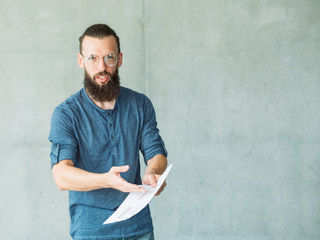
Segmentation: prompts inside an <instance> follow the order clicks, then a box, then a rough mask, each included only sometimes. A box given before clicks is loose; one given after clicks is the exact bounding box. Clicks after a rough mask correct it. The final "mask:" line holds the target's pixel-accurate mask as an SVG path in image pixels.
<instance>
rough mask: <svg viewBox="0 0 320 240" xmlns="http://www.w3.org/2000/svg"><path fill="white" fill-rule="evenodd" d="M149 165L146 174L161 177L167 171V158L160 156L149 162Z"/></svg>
mask: <svg viewBox="0 0 320 240" xmlns="http://www.w3.org/2000/svg"><path fill="white" fill-rule="evenodd" d="M147 164H148V166H147V168H146V173H153V174H159V175H161V174H162V173H163V172H164V171H165V170H166V167H167V158H166V157H165V156H164V155H162V154H158V155H156V156H154V157H153V158H151V159H150V160H148V162H147Z"/></svg>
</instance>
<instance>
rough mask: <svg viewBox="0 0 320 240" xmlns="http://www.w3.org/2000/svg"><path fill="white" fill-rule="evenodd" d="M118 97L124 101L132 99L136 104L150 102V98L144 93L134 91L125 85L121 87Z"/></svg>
mask: <svg viewBox="0 0 320 240" xmlns="http://www.w3.org/2000/svg"><path fill="white" fill-rule="evenodd" d="M119 98H120V101H125V102H127V101H128V102H132V101H133V102H136V103H138V104H146V103H147V102H151V101H150V99H149V98H148V97H147V96H146V95H145V94H143V93H140V92H137V91H134V90H132V89H130V88H126V87H121V89H120V95H119Z"/></svg>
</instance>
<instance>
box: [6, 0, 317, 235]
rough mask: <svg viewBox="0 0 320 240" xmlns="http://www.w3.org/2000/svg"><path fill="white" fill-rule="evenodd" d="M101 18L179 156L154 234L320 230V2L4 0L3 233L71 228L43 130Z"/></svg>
mask: <svg viewBox="0 0 320 240" xmlns="http://www.w3.org/2000/svg"><path fill="white" fill-rule="evenodd" d="M100 22H101V23H107V24H109V25H110V26H112V27H113V28H114V29H115V30H116V31H117V33H118V34H119V36H120V39H121V44H122V50H123V53H124V64H123V66H122V68H121V70H120V76H121V79H122V84H123V85H124V86H127V87H130V88H133V89H135V90H137V91H140V92H144V93H146V94H147V95H148V96H149V97H150V98H151V100H152V101H153V103H154V106H155V108H156V111H157V117H158V123H159V128H160V131H161V134H162V137H163V138H164V140H165V141H166V146H167V148H168V151H169V160H170V162H173V163H174V164H175V165H174V168H173V169H172V172H171V174H170V176H169V177H168V187H167V189H166V191H165V192H164V193H163V194H162V195H161V196H160V197H157V198H156V199H154V200H153V201H152V202H151V209H152V213H153V218H154V225H155V234H156V237H157V239H159V240H170V239H172V240H177V239H183V240H189V239H190V240H191V239H196V240H198V239H216V240H242V239H243V240H271V239H272V240H273V239H277V240H278V239H288V240H298V239H299V240H300V239H301V240H316V239H320V228H319V224H320V190H319V185H320V161H319V160H320V137H319V133H320V121H319V119H320V110H319V105H320V94H319V92H320V79H319V76H320V68H319V62H320V44H319V43H320V27H319V26H320V1H318V0H314V1H312V0H280V1H279V0H277V1H275V0H269V1H267V0H262V1H257V0H240V1H231V0H226V1H217V0H199V1H188V0H170V1H169V0H161V1H155V0H145V1H139V0H127V1H126V0H120V1H119V0H108V1H106V0H96V1H75V0H72V1H62V0H55V1H40V0H32V1H30V0H28V1H22V0H16V1H6V0H1V8H0V32H1V38H0V66H1V73H2V74H1V81H0V86H1V92H2V93H1V95H0V98H1V101H0V111H1V118H0V119H1V120H0V121H1V124H0V132H1V135H0V151H1V161H0V168H1V174H0V180H1V187H0V190H1V198H0V216H1V217H0V225H1V231H0V239H12V240H18V239H19V240H20V239H25V240H29V239H30V240H31V239H32V240H40V239H46V240H51V239H52V240H56V239H69V215H68V202H67V200H68V194H67V193H66V192H59V191H58V190H57V189H56V187H55V185H54V182H53V179H52V175H51V170H50V161H49V149H50V144H49V142H48V141H47V137H48V132H49V124H50V118H51V114H52V111H53V109H54V107H55V106H56V105H58V104H59V103H60V102H61V101H63V100H64V99H65V98H67V97H68V96H70V95H71V94H73V93H74V92H76V91H77V90H78V89H79V88H81V87H82V78H83V72H82V70H81V69H79V68H78V66H77V62H76V54H77V53H78V40H77V39H78V37H79V36H80V35H81V34H82V32H83V31H84V29H85V28H86V27H88V26H89V25H91V24H93V23H100Z"/></svg>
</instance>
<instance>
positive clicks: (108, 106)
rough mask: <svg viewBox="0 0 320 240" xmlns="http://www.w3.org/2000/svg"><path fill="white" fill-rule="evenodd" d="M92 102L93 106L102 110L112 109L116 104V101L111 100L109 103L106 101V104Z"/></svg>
mask: <svg viewBox="0 0 320 240" xmlns="http://www.w3.org/2000/svg"><path fill="white" fill-rule="evenodd" d="M92 101H93V102H94V104H95V105H97V106H98V107H99V108H101V109H103V110H110V109H114V105H115V103H116V99H113V100H111V101H106V102H98V101H95V100H92Z"/></svg>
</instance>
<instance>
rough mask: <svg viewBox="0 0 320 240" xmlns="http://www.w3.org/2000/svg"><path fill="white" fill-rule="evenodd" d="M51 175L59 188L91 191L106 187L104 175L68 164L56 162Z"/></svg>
mask: <svg viewBox="0 0 320 240" xmlns="http://www.w3.org/2000/svg"><path fill="white" fill-rule="evenodd" d="M53 176H54V179H55V182H56V184H57V187H58V188H59V190H69V191H91V190H95V189H100V188H107V187H108V185H107V182H106V176H104V175H103V174H97V173H90V172H87V171H84V170H82V169H79V168H76V167H74V166H72V165H71V164H70V163H69V164H67V163H66V164H61V163H60V164H57V165H55V166H54V167H53Z"/></svg>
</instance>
